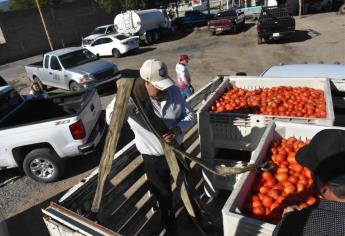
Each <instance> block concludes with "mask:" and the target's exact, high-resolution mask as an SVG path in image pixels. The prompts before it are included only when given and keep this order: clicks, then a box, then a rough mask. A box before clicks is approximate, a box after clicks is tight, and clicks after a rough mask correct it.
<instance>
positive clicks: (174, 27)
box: [170, 24, 176, 34]
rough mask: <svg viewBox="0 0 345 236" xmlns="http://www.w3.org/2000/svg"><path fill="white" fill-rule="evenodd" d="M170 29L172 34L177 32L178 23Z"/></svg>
mask: <svg viewBox="0 0 345 236" xmlns="http://www.w3.org/2000/svg"><path fill="white" fill-rule="evenodd" d="M170 31H171V33H172V34H175V33H176V25H174V24H173V25H172V26H171V28H170Z"/></svg>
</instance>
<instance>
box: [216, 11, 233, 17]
mask: <svg viewBox="0 0 345 236" xmlns="http://www.w3.org/2000/svg"><path fill="white" fill-rule="evenodd" d="M228 16H236V12H235V11H223V12H219V13H218V14H217V17H228Z"/></svg>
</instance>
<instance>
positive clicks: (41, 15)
mask: <svg viewBox="0 0 345 236" xmlns="http://www.w3.org/2000/svg"><path fill="white" fill-rule="evenodd" d="M36 5H37V9H38V12H39V14H40V17H41V21H42V24H43V28H44V32H45V33H46V36H47V39H48V43H49V46H50V50H52V51H53V50H54V48H53V44H52V42H51V39H50V36H49V32H48V29H47V25H46V22H45V20H44V17H43V14H42V11H41V7H40V4H39V3H38V0H36Z"/></svg>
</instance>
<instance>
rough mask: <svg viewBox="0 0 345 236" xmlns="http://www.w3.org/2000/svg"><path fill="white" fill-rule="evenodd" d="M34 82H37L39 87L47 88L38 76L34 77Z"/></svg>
mask: <svg viewBox="0 0 345 236" xmlns="http://www.w3.org/2000/svg"><path fill="white" fill-rule="evenodd" d="M34 82H37V83H38V84H39V86H40V87H41V89H43V90H47V85H44V84H43V83H42V81H41V80H40V79H39V78H37V77H34Z"/></svg>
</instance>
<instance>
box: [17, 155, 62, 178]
mask: <svg viewBox="0 0 345 236" xmlns="http://www.w3.org/2000/svg"><path fill="white" fill-rule="evenodd" d="M23 169H24V172H25V174H26V175H27V176H29V177H30V178H32V179H34V180H36V181H38V182H42V183H50V182H53V181H56V180H57V179H59V178H60V177H61V175H62V173H63V171H64V161H63V160H62V159H61V158H60V157H59V156H58V155H57V154H56V153H55V151H54V150H52V149H51V148H39V149H35V150H32V151H31V152H29V153H28V154H27V155H26V157H25V158H24V162H23Z"/></svg>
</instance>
